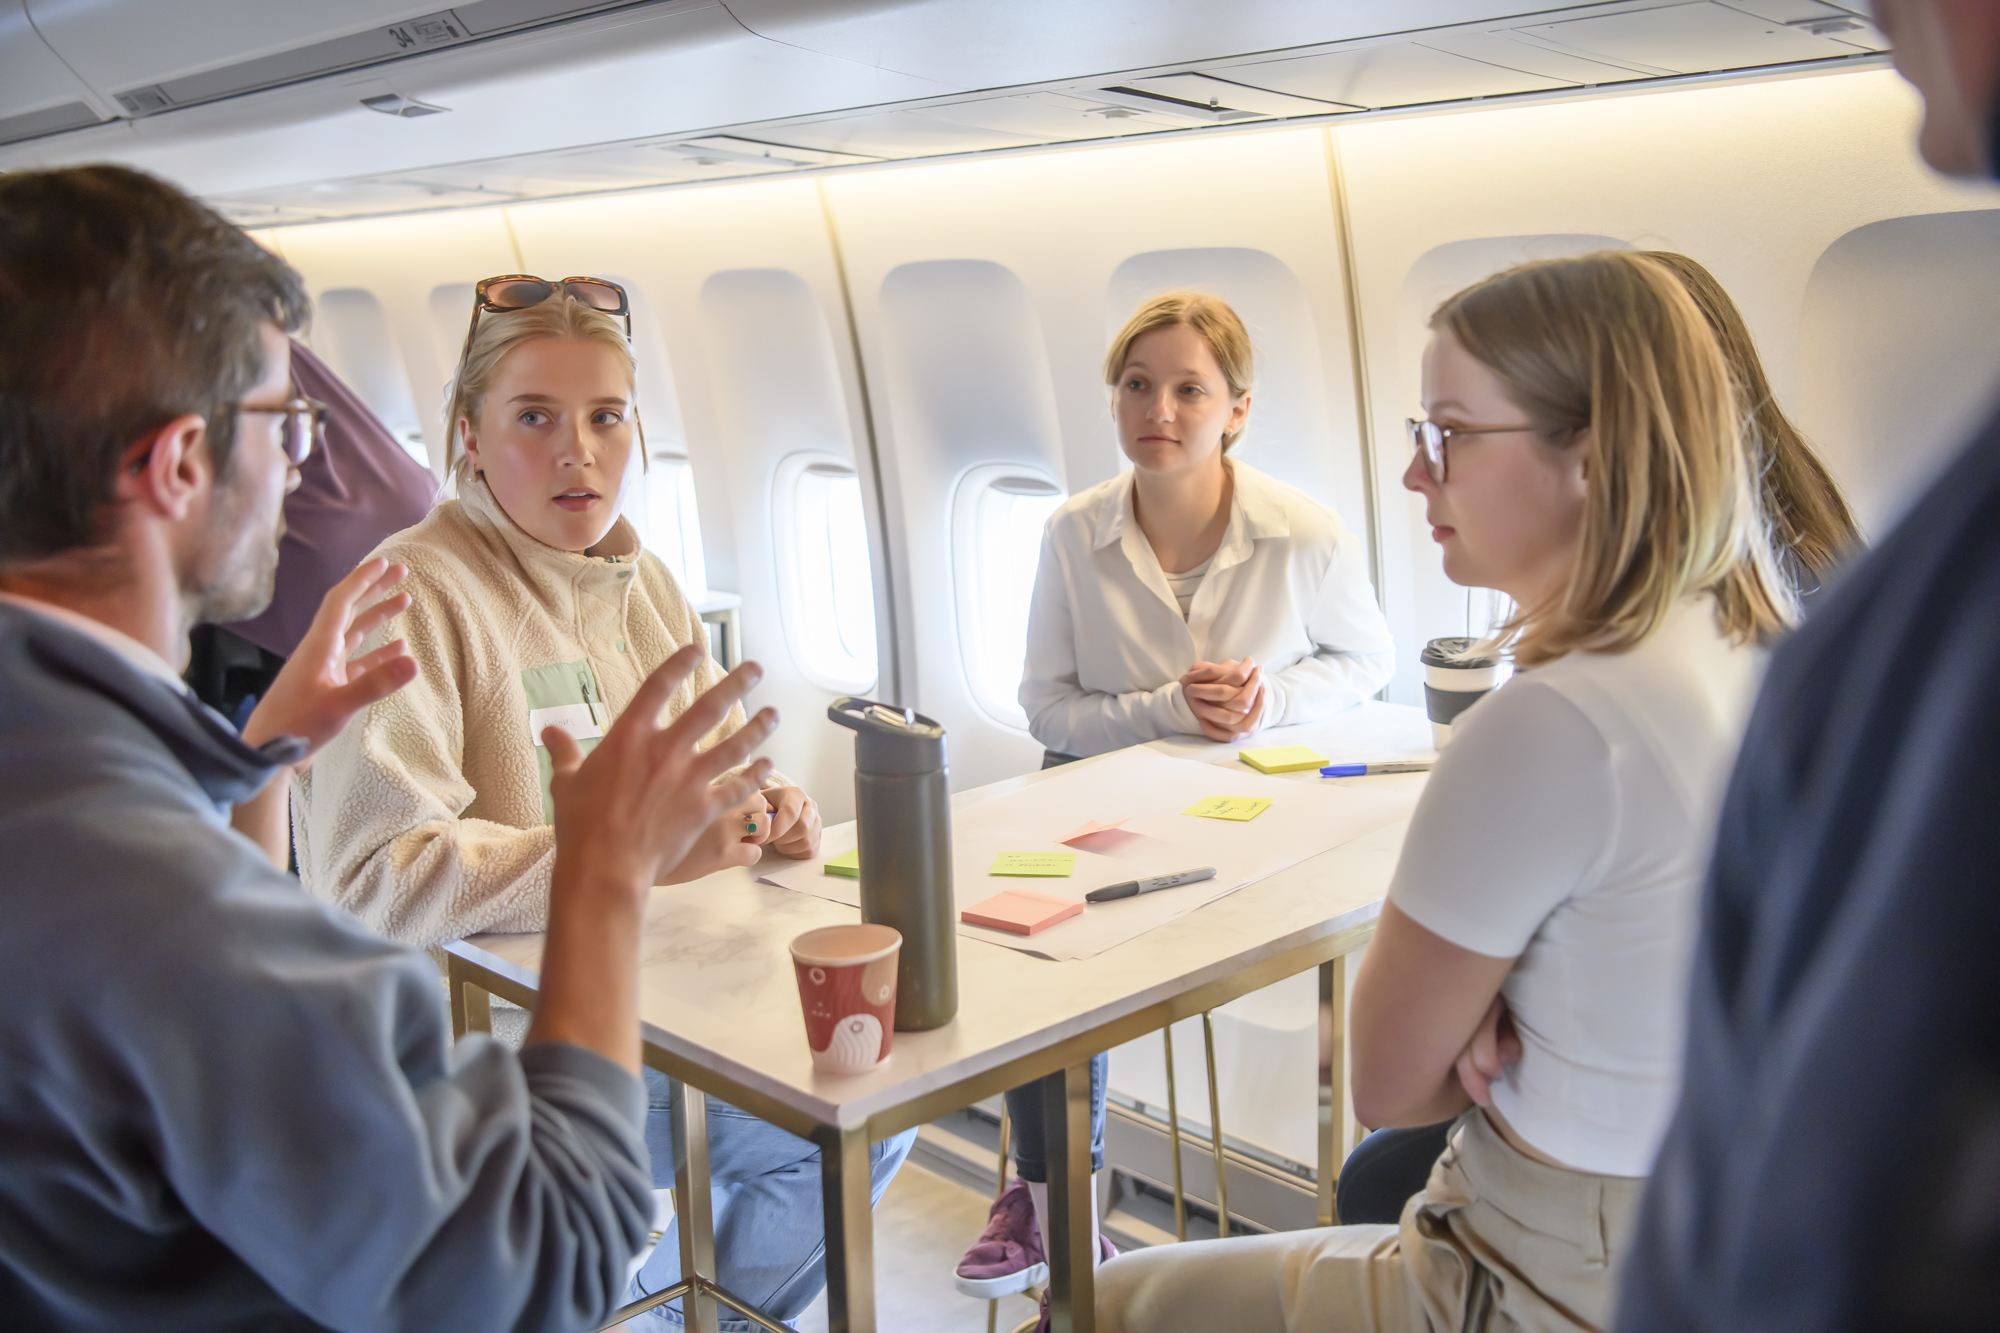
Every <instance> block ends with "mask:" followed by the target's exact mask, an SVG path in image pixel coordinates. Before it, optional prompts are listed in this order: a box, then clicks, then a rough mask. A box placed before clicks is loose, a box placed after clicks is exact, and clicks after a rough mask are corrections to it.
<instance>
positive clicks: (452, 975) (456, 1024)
mask: <svg viewBox="0 0 2000 1333" xmlns="http://www.w3.org/2000/svg"><path fill="white" fill-rule="evenodd" d="M444 980H445V989H446V990H447V991H449V992H450V994H451V1036H452V1040H453V1041H456V1040H458V1039H459V1038H460V1037H463V1036H464V1035H465V1034H466V1033H468V1032H491V1031H492V1030H493V997H492V996H491V995H489V994H488V993H487V991H486V988H485V987H484V986H481V985H479V984H478V983H477V982H475V981H469V980H467V979H466V971H465V965H464V964H463V963H461V962H460V961H459V959H458V955H457V954H446V955H445V956H444Z"/></svg>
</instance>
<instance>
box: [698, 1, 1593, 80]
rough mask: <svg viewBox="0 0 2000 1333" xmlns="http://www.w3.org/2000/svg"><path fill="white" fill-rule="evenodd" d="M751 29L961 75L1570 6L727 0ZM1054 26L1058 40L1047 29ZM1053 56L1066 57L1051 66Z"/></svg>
mask: <svg viewBox="0 0 2000 1333" xmlns="http://www.w3.org/2000/svg"><path fill="white" fill-rule="evenodd" d="M728 4H729V9H730V12H731V13H733V14H735V15H736V17H737V18H738V19H740V20H741V21H742V22H743V24H744V26H746V27H748V28H749V29H751V30H752V31H753V32H758V33H762V34H764V35H765V36H767V37H773V38H776V39H779V40H782V41H786V42H790V43H794V44H796V45H799V46H803V47H807V48H808V49H811V50H815V51H823V52H825V53H827V54H829V55H840V56H844V57H846V58H847V59H850V60H859V61H865V62H867V63H870V64H880V65H883V66H885V67H888V68H891V69H897V70H901V71H903V72H904V73H907V74H914V75H918V76H920V77H923V78H930V79H937V80H940V81H942V82H948V83H953V84H956V85H958V86H961V87H991V86H995V85H999V84H1017V83H1033V82H1041V81H1044V80H1050V79H1060V78H1065V77H1074V76H1077V75H1080V74H1084V73H1086V72H1088V71H1092V70H1103V71H1112V70H1130V69H1145V68H1150V67H1153V66H1157V65H1172V64H1179V63H1186V62H1193V61H1204V60H1214V59H1217V58H1223V57H1230V56H1238V55H1246V54H1250V53H1253V52H1260V51H1277V50H1282V49H1285V48H1287V47H1297V46H1314V45H1321V44H1324V43H1328V42H1338V41H1348V40H1352V39H1354V38H1360V37H1376V36H1381V35H1383V34H1385V33H1400V32H1409V31H1413V30H1416V29H1422V28H1434V27H1442V26H1446V25H1450V24H1458V23H1481V22H1489V21H1494V20H1505V19H1510V18H1518V17H1522V16H1526V15H1545V14H1547V13H1548V12H1549V11H1550V10H1552V9H1554V10H1562V9H1569V8H1576V7H1577V6H1572V5H1562V4H1554V5H1551V4H1548V3H1542V4H1535V3H1533V2H1532V0H1529V2H1528V3H1522V0H1513V2H1512V3H1508V0H1232V3H1230V4H1228V5H1217V4H1215V3H1213V0H1090V3H1087V4H1078V3H1076V0H1017V3H1014V4H1008V5H996V4H992V3H990V0H920V2H918V3H909V2H907V0H906V2H905V3H899V4H892V3H878V4H872V5H849V6H842V7H840V8H837V9H830V8H829V7H827V6H825V5H822V4H820V3H818V2H817V0H728ZM1052 34H1060V40H1059V41H1057V40H1052ZM1058 62H1059V63H1060V64H1061V65H1062V66H1063V67H1062V68H1052V65H1053V64H1056V63H1058Z"/></svg>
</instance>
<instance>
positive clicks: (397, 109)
mask: <svg viewBox="0 0 2000 1333" xmlns="http://www.w3.org/2000/svg"><path fill="white" fill-rule="evenodd" d="M361 105H363V106H365V107H367V108H368V109H369V110H370V111H380V112H381V113H382V114H383V115H385V116H435V115H437V114H438V113H439V112H442V111H449V110H451V108H450V107H448V106H437V105H435V104H433V103H430V102H419V101H418V100H417V99H416V98H414V97H405V96H403V95H402V94H401V93H383V94H382V95H381V96H379V97H364V98H362V99H361Z"/></svg>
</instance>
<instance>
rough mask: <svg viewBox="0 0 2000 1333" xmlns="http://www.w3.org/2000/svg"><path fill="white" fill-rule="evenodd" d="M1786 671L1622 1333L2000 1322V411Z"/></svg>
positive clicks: (1711, 897) (1750, 789) (1645, 1218)
mask: <svg viewBox="0 0 2000 1333" xmlns="http://www.w3.org/2000/svg"><path fill="white" fill-rule="evenodd" d="M1814 601H1815V603H1816V604H1817V605H1816V606H1815V608H1814V611H1813V616H1812V618H1811V619H1810V620H1809V621H1807V622H1806V624H1805V625H1804V626H1803V627H1802V628H1801V629H1799V630H1798V631H1797V633H1795V634H1794V635H1793V636H1792V638H1791V639H1790V640H1789V641H1788V642H1786V643H1785V644H1783V645H1782V646H1781V647H1780V648H1779V649H1778V651H1777V652H1776V654H1775V655H1774V657H1773V660H1772V663H1771V668H1770V674H1769V675H1768V677H1767V678H1766V681H1765V684H1764V690H1763V693H1762V695H1761V696H1760V698H1759V699H1758V703H1757V708H1756V711H1755V713H1754V715H1753V716H1752V719H1751V722H1750V727H1749V731H1748V733H1747V734H1746V736H1745V739H1744V742H1743V750H1742V754H1741V756H1740V757H1739V759H1738V761H1737V765H1736V771H1735V775H1734V777H1733V778H1732V780H1731V783H1730V788H1729V794H1728V797H1727V799H1726V801H1725V803H1724V807H1723V814H1722V820H1721V825H1720V829H1719V833H1718V841H1717V847H1716V853H1715V864H1714V868H1713V871H1712V872H1711V876H1710V881H1709V885H1708V889H1707V893H1706V896H1705V899H1704V902H1703V906H1702V922H1701V939H1700V943H1699V946H1698V949H1697V954H1696V958H1695V965H1694V975H1693V992H1692V999H1691V1007H1690V1015H1689V1024H1688V1047H1687V1051H1688V1054H1687V1070H1686V1079H1685V1083H1684V1085H1683V1090H1682V1094H1681V1103H1680V1108H1679V1111H1678V1113H1677V1115H1676V1117H1675V1119H1674V1122H1673V1126H1672V1129H1671V1130H1670V1132H1669V1134H1668V1137H1667V1140H1666V1144H1665V1146H1664V1148H1663V1149H1662V1151H1661V1155H1660V1158H1659V1161H1658V1163H1657V1165H1656V1166H1655V1168H1654V1171H1653V1176H1652V1184H1651V1187H1650V1188H1649V1189H1648V1191H1647V1194H1646V1199H1645V1205H1644V1210H1643V1213H1642V1218H1641V1223H1640V1228H1639V1234H1638V1239H1637V1240H1636V1242H1635V1244H1634V1247H1633V1251H1632V1258H1631V1261H1630V1263H1629V1266H1628V1267H1627V1268H1626V1270H1625V1272H1624V1275H1623V1280H1622V1293H1623V1295H1622V1300H1621V1303H1620V1308H1619V1317H1618V1321H1617V1323H1616V1327H1617V1328H1618V1329H1619V1330H1621V1333H1654V1331H1655V1330H1668V1329H1672V1330H1692V1329H1704V1330H1716V1331H1717V1333H1721V1331H1722V1330H1729V1333H1740V1330H1744V1329H1756V1330H1758V1333H1788V1331H1789V1330H1800V1331H1801V1333H1803V1330H1808V1329H1809V1330H1813V1331H1814V1333H1823V1331H1824V1330H1836V1329H1870V1330H1873V1329H1890V1328H1925V1329H1954V1328H1991V1327H1993V1326H1994V1321H1995V1320H1996V1319H2000V1313H1997V1312H2000V1168H1996V1163H2000V778H1996V764H2000V420H1996V421H1995V422H1994V423H1991V424H1989V425H1988V426H1987V427H1986V428H1985V430H1984V431H1983V432H1982V433H1981V435H1980V436H1979V437H1978V438H1977V439H1976V440H1974V442H1973V443H1972V445H1971V447H1970V448H1969V449H1968V450H1967V451H1966V452H1965V453H1964V454H1963V455H1962V456H1960V457H1959V458H1958V459H1957V460H1956V462H1954V463H1953V465H1952V466H1951V467H1950V468H1949V470H1947V471H1946V473H1945V474H1944V476H1943V477H1942V478H1941V479H1940V480H1939V481H1938V482H1937V484H1936V485H1934V486H1933V487H1932V488H1931V490H1930V491H1929V493H1928V494H1927V495H1925V496H1924V498H1923V499H1922V501H1921V502H1919V503H1918V505H1917V506H1916V507H1915V508H1914V509H1913V510H1912V511H1911V512H1910V514H1909V516H1908V517H1907V518H1906V519H1904V520H1903V522H1902V523H1901V524H1900V525H1899V526H1898V527H1897V528H1896V530H1895V531H1894V532H1893V533H1891V534H1890V536H1889V537H1888V538H1887V539H1886V540H1885V541H1883V542H1882V544H1881V545H1880V546H1878V547H1877V548H1876V549H1875V550H1874V551H1873V552H1872V553H1871V554H1870V555H1868V556H1867V557H1866V558H1865V559H1863V560H1862V561H1861V562H1860V563H1859V564H1858V565H1857V566H1855V567H1854V568H1853V569H1851V570H1850V571H1848V572H1847V573H1846V574H1845V575H1843V577H1842V578H1841V579H1840V580H1838V581H1837V582H1836V583H1835V584H1833V585H1832V586H1831V587H1829V588H1828V589H1827V590H1826V591H1824V592H1821V593H1819V594H1817V595H1816V596H1815V597H1814Z"/></svg>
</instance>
